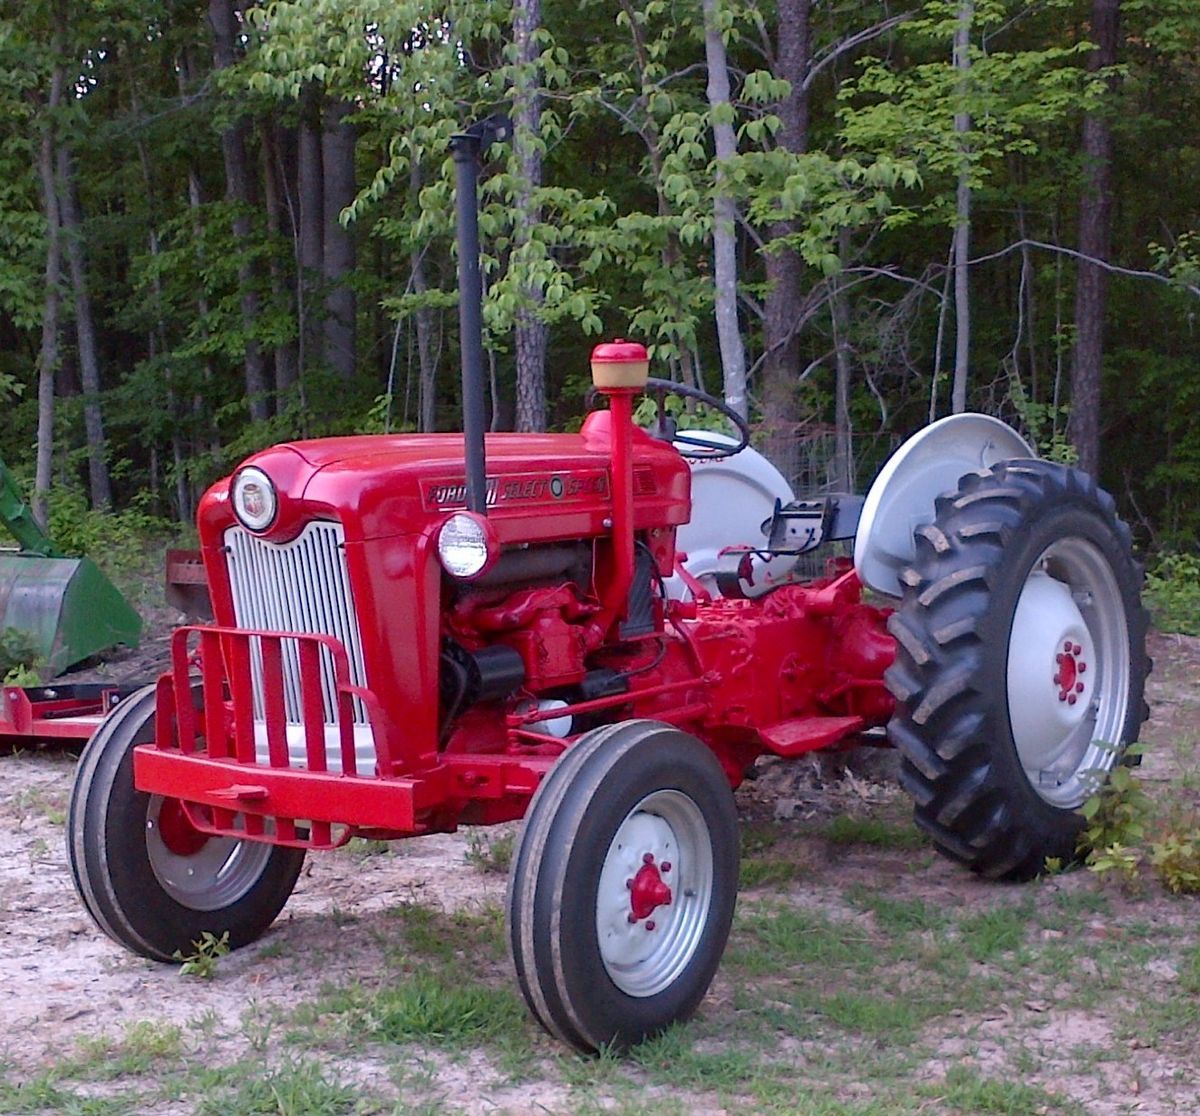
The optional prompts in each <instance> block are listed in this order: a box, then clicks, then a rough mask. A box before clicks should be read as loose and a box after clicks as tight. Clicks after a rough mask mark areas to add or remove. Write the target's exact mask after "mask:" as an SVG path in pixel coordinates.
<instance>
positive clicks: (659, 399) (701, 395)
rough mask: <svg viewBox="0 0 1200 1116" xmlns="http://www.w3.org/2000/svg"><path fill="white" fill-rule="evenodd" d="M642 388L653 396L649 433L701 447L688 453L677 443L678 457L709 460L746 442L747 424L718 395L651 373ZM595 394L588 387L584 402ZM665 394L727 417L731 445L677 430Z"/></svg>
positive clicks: (739, 448)
mask: <svg viewBox="0 0 1200 1116" xmlns="http://www.w3.org/2000/svg"><path fill="white" fill-rule="evenodd" d="M645 390H646V394H647V395H653V396H654V401H655V403H656V404H657V408H658V413H657V415H656V416H655V420H654V425H653V426H652V427H651V428H650V430H649V433H650V434H652V435H653V436H654V437H655V438H659V439H661V440H662V441H664V442H672V443H681V444H683V445H687V446H696V447H697V450H701V449H702V450H703V451H704V452H703V453H700V452H691V453H689V452H688V451H687V450H685V449H680V448H679V445H676V446H675V448H676V451H677V452H678V454H679V456H680V457H686V458H687V459H688V460H691V461H712V460H715V459H718V458H722V457H732V456H733V455H734V454H735V453H741V451H742V450H744V449H745V448H746V447H747V446H748V445H749V444H750V424H749V423H748V422H746V420H745V419H744V418H742V416H741V415H739V414H738V413H737V411H735V410H734V409H733V408H732V407H731V406H729V404H728V403H726V402H725V400H724V399H718V398H717V397H716V396H715V395H709V394H708V392H706V391H701V390H700V389H699V388H694V387H690V386H689V385H687V384H677V383H675V381H674V380H659V379H655V377H653V376H651V377H650V378H649V379H647V380H646V389H645ZM598 394H599V392H598V391H597V390H596V388H594V387H593V388H588V390H587V394H586V395H585V396H584V406H586V407H589V408H590V407H592V406H593V405H594V404H595V402H596V396H597V395H598ZM668 395H681V396H683V397H684V398H686V399H694V400H696V402H697V403H703V404H704V406H706V407H711V408H712V409H713V410H714V411H716V412H717V413H718V414H720V415H721V416H722V417H723V418H725V419H727V420H728V421H729V424H730V425H731V426H732V427H733V428H734V429H735V430H736V431H737V432H738V441H737V442H735V443H734V444H733V445H731V446H725V445H720V444H718V443H717V442H709V441H706V440H705V439H703V438H698V437H695V436H694V435H691V434H679V433H677V428H678V425H679V424H678V423H677V422H676V421H675V417H674V415H671V414H670V413H668V411H667V406H666V402H667V396H668Z"/></svg>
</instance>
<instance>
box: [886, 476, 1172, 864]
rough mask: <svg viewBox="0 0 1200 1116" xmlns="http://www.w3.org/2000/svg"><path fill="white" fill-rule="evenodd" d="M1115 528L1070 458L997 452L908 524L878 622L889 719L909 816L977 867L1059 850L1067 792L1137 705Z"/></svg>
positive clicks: (1141, 666)
mask: <svg viewBox="0 0 1200 1116" xmlns="http://www.w3.org/2000/svg"><path fill="white" fill-rule="evenodd" d="M1141 580H1142V575H1141V570H1140V569H1139V567H1138V566H1137V565H1136V563H1135V562H1134V560H1133V557H1132V553H1131V548H1130V537H1129V529H1128V528H1127V527H1126V526H1125V524H1123V523H1122V522H1121V521H1120V520H1119V519H1118V518H1117V517H1116V514H1115V510H1114V505H1113V501H1112V498H1111V497H1110V496H1109V495H1108V494H1107V493H1106V492H1104V491H1102V490H1101V489H1099V488H1097V486H1096V484H1095V482H1094V481H1093V480H1092V479H1091V478H1090V477H1089V476H1088V475H1087V474H1085V473H1083V472H1080V471H1079V470H1076V469H1070V468H1067V467H1065V466H1062V465H1057V464H1054V463H1052V462H1047V461H1037V460H1029V461H1010V462H1005V463H1002V464H999V465H996V466H994V467H993V468H992V469H991V470H990V471H988V472H985V473H972V474H968V475H967V476H965V477H963V478H962V479H961V480H960V481H959V487H958V492H957V493H955V494H953V495H949V496H942V497H939V498H938V501H937V508H936V515H935V519H934V521H933V523H931V524H927V525H925V526H923V527H921V528H919V529H918V531H917V537H916V558H915V560H914V562H913V564H912V566H910V567H909V568H908V569H906V570H905V571H904V573H903V575H902V578H901V581H902V583H903V586H904V595H903V599H902V603H901V606H900V608H899V610H898V611H897V612H896V613H895V614H894V615H893V616H892V618H891V620H890V621H889V625H888V626H889V630H890V631H891V632H892V634H893V635H894V636H895V638H896V643H897V648H896V661H895V664H894V665H893V666H892V667H891V668H890V670H889V672H888V676H887V682H888V686H889V688H890V689H891V691H892V693H893V695H894V696H895V697H896V699H897V702H898V705H897V710H896V714H895V716H894V717H893V719H892V721H891V724H890V725H889V726H888V732H889V735H890V737H891V739H892V742H893V743H894V744H895V745H896V747H897V748H898V749H899V750H900V752H901V753H902V754H903V757H904V758H903V762H902V765H901V782H902V784H903V785H904V787H905V789H906V790H907V791H908V792H909V793H910V795H911V796H912V798H913V801H914V815H915V819H916V821H917V823H918V825H919V826H920V827H921V828H922V829H923V830H924V831H925V832H926V833H928V834H929V836H930V837H931V838H932V839H933V841H934V844H935V845H936V846H937V847H938V849H939V850H940V851H942V852H943V853H945V854H946V855H947V856H949V857H951V858H952V859H955V860H958V861H960V862H962V863H963V864H965V865H967V866H968V867H969V868H971V869H972V871H975V872H977V873H979V874H980V875H984V876H987V877H990V878H994V879H1001V878H1008V879H1028V878H1030V877H1032V876H1035V875H1037V874H1038V873H1039V872H1041V871H1042V870H1043V869H1044V867H1045V862H1046V859H1047V858H1048V857H1055V858H1059V859H1061V860H1062V861H1063V862H1064V863H1066V862H1070V861H1072V860H1074V859H1075V858H1076V855H1077V851H1076V846H1077V842H1078V838H1079V833H1080V831H1081V829H1082V825H1083V819H1082V817H1081V816H1080V814H1079V813H1078V808H1079V807H1080V806H1081V805H1082V804H1083V802H1084V801H1085V800H1086V799H1087V798H1088V797H1089V796H1090V795H1091V794H1093V793H1094V792H1095V790H1096V789H1097V788H1098V787H1099V786H1100V785H1101V784H1102V783H1103V781H1104V779H1105V778H1106V776H1107V773H1108V772H1109V771H1110V770H1111V768H1112V767H1113V765H1114V764H1115V763H1116V762H1118V761H1119V760H1120V758H1121V756H1122V755H1123V753H1124V751H1125V749H1126V748H1127V747H1128V745H1129V744H1130V743H1132V742H1133V741H1134V740H1136V739H1137V736H1138V732H1139V729H1140V727H1141V724H1142V721H1144V720H1145V718H1146V715H1147V712H1148V710H1147V708H1146V704H1145V701H1144V699H1143V691H1144V685H1145V679H1146V673H1147V671H1148V668H1149V660H1148V659H1147V657H1146V651H1145V642H1146V626H1147V614H1146V611H1145V609H1144V608H1143V607H1142V605H1141V601H1140V597H1139V592H1140V587H1141Z"/></svg>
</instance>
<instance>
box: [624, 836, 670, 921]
mask: <svg viewBox="0 0 1200 1116" xmlns="http://www.w3.org/2000/svg"><path fill="white" fill-rule="evenodd" d="M670 870H671V862H670V861H669V860H664V861H663V862H662V867H661V871H662V872H670ZM626 882H627V885H628V887H629V921H630V922H637V921H639V920H640V919H643V918H649V917H650V916H651V915H652V914H653V913H654V911H655V908H657V907H665V906H666V905H667V904H668V903H670V902H671V889H670V888H669V887H668V886H667V885H666V884H665V883H664V882H663V878H662V875H660V869H659V866H658V865H656V864H655V863H654V854H653V853H645V854H644V855H643V856H642V866H641V868H639V869H638V874H637V875H636V876H634V877H633V878H632V879H631V880H628V881H626Z"/></svg>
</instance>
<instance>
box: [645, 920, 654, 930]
mask: <svg viewBox="0 0 1200 1116" xmlns="http://www.w3.org/2000/svg"><path fill="white" fill-rule="evenodd" d="M646 929H647V930H653V929H654V920H653V919H648V920H647V921H646Z"/></svg>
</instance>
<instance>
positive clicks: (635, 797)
mask: <svg viewBox="0 0 1200 1116" xmlns="http://www.w3.org/2000/svg"><path fill="white" fill-rule="evenodd" d="M738 856H739V852H738V832H737V815H736V812H735V810H734V804H733V794H732V792H731V791H730V789H729V783H728V781H727V779H726V778H725V775H724V772H723V771H722V769H721V765H720V764H719V763H718V762H717V760H716V759H715V757H714V756H713V755H712V753H711V752H710V751H709V750H708V748H706V747H705V746H704V745H703V744H701V743H700V742H699V741H698V740H696V739H695V738H694V737H692V736H689V735H687V734H686V733H684V732H682V731H680V730H679V729H677V728H674V727H672V726H670V725H665V724H661V723H658V722H655V721H627V722H624V723H622V724H619V725H609V726H605V727H603V728H599V729H596V730H594V731H593V732H590V733H587V734H586V735H584V736H583V737H582V738H580V740H579V741H578V742H576V743H575V744H574V745H573V746H572V748H571V749H570V750H569V751H568V752H567V754H566V755H565V756H564V757H563V758H562V759H561V760H560V761H559V762H558V763H557V764H556V765H555V767H554V768H553V769H552V770H551V771H550V773H549V775H547V777H546V778H545V780H544V781H543V783H542V785H541V786H540V787H539V788H538V791H537V793H536V794H535V795H534V798H533V801H532V802H531V803H530V807H529V811H528V813H527V814H526V818H525V823H524V826H523V827H522V830H521V836H520V839H519V842H518V845H517V854H516V857H515V858H514V861H513V867H512V873H511V876H510V879H509V894H508V912H509V918H508V938H509V946H510V950H511V953H512V958H513V965H514V968H515V969H516V973H517V982H518V984H519V985H520V988H521V992H522V994H523V995H524V997H525V1000H526V1002H527V1003H528V1004H529V1007H530V1010H531V1011H532V1012H533V1014H534V1015H535V1016H536V1017H537V1019H538V1020H539V1022H541V1024H542V1025H543V1026H544V1027H545V1028H546V1029H547V1030H548V1031H550V1033H551V1034H554V1035H556V1036H557V1037H559V1038H560V1039H562V1040H563V1041H564V1042H567V1043H569V1044H571V1045H572V1046H575V1047H577V1048H578V1049H580V1050H583V1051H586V1052H592V1051H596V1050H599V1049H600V1048H601V1047H603V1046H614V1047H617V1048H621V1049H623V1048H626V1047H628V1046H631V1045H633V1044H636V1043H638V1042H641V1041H642V1040H643V1039H645V1038H648V1037H650V1036H652V1035H655V1034H658V1033H660V1032H661V1031H662V1030H664V1029H665V1028H666V1027H668V1026H669V1025H670V1024H672V1023H674V1022H677V1021H680V1020H684V1019H687V1018H689V1017H690V1016H691V1015H692V1013H693V1012H694V1011H695V1010H696V1007H697V1006H698V1005H699V1003H700V1001H701V1000H702V999H703V998H704V995H705V993H706V992H707V990H708V986H709V984H710V983H711V981H712V978H713V975H714V974H715V972H716V969H717V965H718V964H719V962H720V959H721V954H722V953H723V952H724V949H725V942H726V940H727V939H728V937H729V927H730V924H731V922H732V920H733V909H734V904H735V901H736V898H737V876H738Z"/></svg>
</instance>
